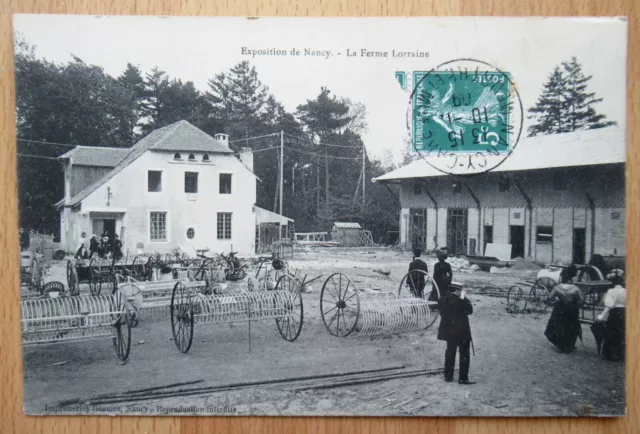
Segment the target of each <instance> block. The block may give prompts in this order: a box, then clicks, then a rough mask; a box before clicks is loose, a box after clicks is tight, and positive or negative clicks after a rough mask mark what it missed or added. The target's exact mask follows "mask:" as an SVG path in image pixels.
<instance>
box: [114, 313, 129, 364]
mask: <svg viewBox="0 0 640 434" xmlns="http://www.w3.org/2000/svg"><path fill="white" fill-rule="evenodd" d="M113 327H114V328H115V336H114V337H113V347H114V348H115V350H116V356H118V359H120V360H122V361H123V362H124V361H126V360H127V359H128V358H129V352H130V351H131V321H130V320H129V315H128V314H127V313H125V312H122V314H121V315H120V317H119V318H118V319H117V320H116V323H115V324H114V325H113Z"/></svg>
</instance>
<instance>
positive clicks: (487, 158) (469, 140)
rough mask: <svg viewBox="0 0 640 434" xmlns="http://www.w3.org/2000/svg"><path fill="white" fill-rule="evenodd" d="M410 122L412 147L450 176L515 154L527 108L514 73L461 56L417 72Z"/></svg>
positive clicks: (482, 169) (487, 166)
mask: <svg viewBox="0 0 640 434" xmlns="http://www.w3.org/2000/svg"><path fill="white" fill-rule="evenodd" d="M412 81H413V83H414V85H413V86H414V87H413V90H412V92H411V98H410V102H409V110H408V119H407V124H408V125H407V126H408V128H410V131H411V138H412V148H413V150H414V151H415V152H417V153H418V154H419V155H420V156H421V157H422V158H424V159H425V160H426V161H427V162H429V164H430V165H431V166H433V167H434V168H436V169H438V170H440V171H442V172H445V173H450V174H456V175H464V174H476V173H482V172H487V171H489V170H491V169H493V168H495V167H497V166H498V165H499V164H501V163H502V162H503V161H504V160H505V159H506V158H508V157H509V155H511V153H512V152H513V150H514V149H515V147H516V145H517V143H518V140H519V139H520V135H521V133H522V123H523V108H522V102H521V100H520V97H519V95H518V90H517V88H516V86H515V84H514V82H513V78H512V76H511V74H510V73H509V72H506V71H501V70H500V69H498V68H496V67H494V66H491V65H490V64H488V63H485V62H482V61H479V60H474V59H457V60H452V61H448V62H445V63H442V64H440V65H439V66H438V67H437V68H434V69H432V70H430V71H414V72H413V80H412Z"/></svg>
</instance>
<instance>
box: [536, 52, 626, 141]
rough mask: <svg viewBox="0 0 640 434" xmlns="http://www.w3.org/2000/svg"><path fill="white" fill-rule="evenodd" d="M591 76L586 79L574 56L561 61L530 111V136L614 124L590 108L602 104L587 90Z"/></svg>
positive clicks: (600, 99)
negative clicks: (566, 60)
mask: <svg viewBox="0 0 640 434" xmlns="http://www.w3.org/2000/svg"><path fill="white" fill-rule="evenodd" d="M591 78H592V77H591V76H586V75H585V74H584V72H583V71H582V66H581V65H580V64H579V63H578V60H577V59H576V58H575V57H572V58H571V60H570V61H569V62H562V65H560V66H557V67H556V68H555V69H554V70H553V72H552V73H551V74H550V75H549V78H548V79H547V82H546V83H545V84H544V85H543V88H542V93H541V94H540V96H539V97H538V101H537V102H536V105H535V106H534V107H531V108H530V109H529V119H532V120H533V122H534V123H533V124H532V125H531V126H529V129H528V132H529V136H537V135H539V134H557V133H566V132H572V131H577V130H590V129H596V128H602V127H607V126H610V125H615V124H616V123H615V122H613V121H607V120H606V115H603V114H598V113H597V112H596V111H595V109H594V107H593V105H594V104H597V103H599V102H601V101H602V98H596V96H595V93H594V92H588V91H587V84H588V82H589V80H591Z"/></svg>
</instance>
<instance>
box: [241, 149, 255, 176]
mask: <svg viewBox="0 0 640 434" xmlns="http://www.w3.org/2000/svg"><path fill="white" fill-rule="evenodd" d="M240 161H242V164H244V165H245V166H247V168H248V169H249V170H250V171H252V172H253V152H252V151H251V148H242V151H241V152H240Z"/></svg>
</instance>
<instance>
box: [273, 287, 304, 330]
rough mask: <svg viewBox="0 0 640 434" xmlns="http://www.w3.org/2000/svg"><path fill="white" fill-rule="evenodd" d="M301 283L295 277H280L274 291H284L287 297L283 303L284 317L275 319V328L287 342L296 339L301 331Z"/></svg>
mask: <svg viewBox="0 0 640 434" xmlns="http://www.w3.org/2000/svg"><path fill="white" fill-rule="evenodd" d="M301 288H302V282H300V280H298V279H297V278H295V277H291V276H286V275H285V276H282V277H281V278H280V279H279V280H278V283H277V284H276V291H286V292H287V293H288V294H289V296H288V297H287V298H286V300H285V302H284V310H285V312H286V314H285V316H283V317H282V318H276V326H277V327H278V332H280V336H282V337H283V338H284V339H286V340H288V341H289V342H293V341H295V340H296V339H298V336H300V332H301V331H302V323H303V317H304V308H303V305H302V294H301V292H300V289H301Z"/></svg>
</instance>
